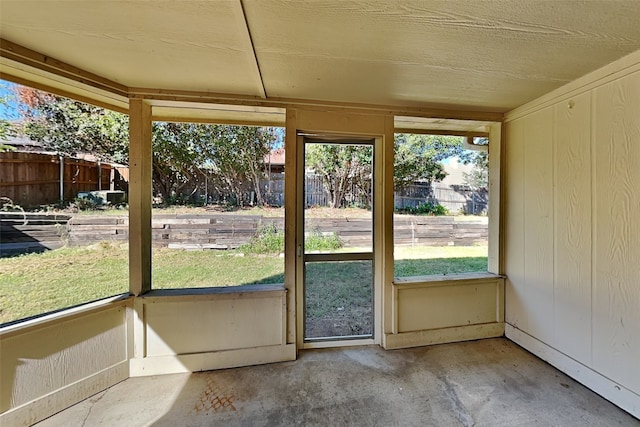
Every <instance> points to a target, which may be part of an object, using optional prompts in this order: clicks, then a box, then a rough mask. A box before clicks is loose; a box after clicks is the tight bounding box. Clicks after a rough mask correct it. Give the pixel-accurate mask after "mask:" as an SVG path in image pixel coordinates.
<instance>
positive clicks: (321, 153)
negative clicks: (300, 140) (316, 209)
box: [305, 144, 373, 208]
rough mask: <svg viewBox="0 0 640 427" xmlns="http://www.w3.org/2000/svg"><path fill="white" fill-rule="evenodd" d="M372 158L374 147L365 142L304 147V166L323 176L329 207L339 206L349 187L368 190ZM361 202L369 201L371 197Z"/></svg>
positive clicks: (355, 191) (362, 191)
mask: <svg viewBox="0 0 640 427" xmlns="http://www.w3.org/2000/svg"><path fill="white" fill-rule="evenodd" d="M372 161H373V147H371V146H366V145H352V144H308V145H307V147H306V148H305V166H306V167H310V168H312V169H313V170H314V171H315V172H316V173H317V174H319V175H320V176H321V177H322V183H323V188H324V190H325V192H326V193H327V196H328V199H329V206H330V207H332V208H337V207H341V206H342V205H343V203H344V202H345V196H346V194H347V193H348V192H349V191H350V190H353V193H358V194H361V195H365V194H370V187H369V185H368V183H370V182H371V173H372V167H373V164H372ZM358 190H360V191H358ZM361 202H362V203H363V204H365V205H370V204H371V200H370V198H366V199H365V200H363V201H361Z"/></svg>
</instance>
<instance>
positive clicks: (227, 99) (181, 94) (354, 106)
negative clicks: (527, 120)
mask: <svg viewBox="0 0 640 427" xmlns="http://www.w3.org/2000/svg"><path fill="white" fill-rule="evenodd" d="M129 96H130V97H131V98H140V99H147V100H151V101H153V100H157V101H174V102H198V103H204V104H230V105H249V106H259V107H278V108H298V109H310V110H327V109H330V110H344V111H349V112H353V113H358V112H359V113H362V114H389V115H400V116H412V117H424V118H438V119H456V120H477V121H489V122H501V121H502V119H503V113H502V112H494V111H478V110H466V109H464V108H462V107H461V108H459V109H458V108H441V107H438V106H429V105H425V106H422V107H406V106H398V105H379V104H361V103H347V102H335V101H322V100H312V99H296V98H275V97H273V98H272V97H268V98H266V99H260V98H259V97H256V96H248V95H234V94H226V93H214V92H198V91H184V90H166V89H151V88H135V87H132V88H129Z"/></svg>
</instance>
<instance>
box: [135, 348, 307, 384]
mask: <svg viewBox="0 0 640 427" xmlns="http://www.w3.org/2000/svg"><path fill="white" fill-rule="evenodd" d="M295 359H296V346H295V344H286V345H274V346H267V347H252V348H242V349H237V350H224V351H212V352H206V353H196V354H177V355H169V356H155V357H145V358H133V359H131V360H130V373H131V377H144V376H149V375H162V374H177V373H186V372H200V371H211V370H214V369H227V368H237V367H241V366H251V365H264V364H267V363H275V362H286V361H291V360H295Z"/></svg>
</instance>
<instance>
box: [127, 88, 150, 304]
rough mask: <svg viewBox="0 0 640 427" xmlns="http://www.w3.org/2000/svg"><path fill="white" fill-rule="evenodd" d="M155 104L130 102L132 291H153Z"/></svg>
mask: <svg viewBox="0 0 640 427" xmlns="http://www.w3.org/2000/svg"><path fill="white" fill-rule="evenodd" d="M151 162H152V152H151V105H150V104H149V103H148V102H146V101H144V100H140V99H132V100H130V101H129V290H130V292H131V293H132V294H133V295H141V294H144V293H145V292H148V291H150V290H151V166H152V164H151Z"/></svg>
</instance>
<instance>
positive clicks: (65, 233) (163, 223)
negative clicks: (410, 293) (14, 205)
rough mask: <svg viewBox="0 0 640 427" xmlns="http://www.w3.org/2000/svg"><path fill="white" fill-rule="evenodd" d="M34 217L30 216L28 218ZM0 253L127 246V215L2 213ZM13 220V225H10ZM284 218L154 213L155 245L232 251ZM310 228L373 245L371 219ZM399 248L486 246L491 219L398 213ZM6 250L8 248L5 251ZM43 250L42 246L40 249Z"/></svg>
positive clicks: (313, 223)
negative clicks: (114, 244)
mask: <svg viewBox="0 0 640 427" xmlns="http://www.w3.org/2000/svg"><path fill="white" fill-rule="evenodd" d="M28 215H30V214H28ZM0 219H2V221H1V224H2V234H1V235H0V254H2V253H3V252H2V251H4V252H5V253H7V251H8V250H12V251H15V250H17V249H19V248H20V245H22V246H23V247H24V248H26V249H28V248H29V247H33V248H38V245H40V246H42V247H43V248H44V249H46V248H51V249H53V248H56V247H60V246H62V245H63V244H69V245H70V246H84V245H89V244H92V243H97V242H101V241H114V242H123V243H124V242H127V241H128V240H129V219H128V217H127V216H82V215H77V216H74V217H72V218H69V217H68V216H61V215H52V216H48V215H40V216H29V219H28V221H27V223H26V224H23V222H24V221H23V220H22V219H19V218H17V216H15V215H14V218H13V219H11V218H9V217H8V216H7V214H0ZM12 221H13V222H12ZM283 222H284V221H283V219H282V218H271V217H262V216H258V215H155V216H154V217H153V219H152V224H151V225H152V236H153V245H154V246H155V247H171V248H183V249H233V248H237V247H238V246H240V245H241V244H243V243H247V242H249V241H250V240H251V238H252V237H253V236H254V235H255V234H256V232H257V231H258V230H259V229H261V228H262V227H268V226H273V227H275V228H276V229H277V230H282V229H283ZM307 226H308V230H309V231H311V232H320V233H322V234H331V233H336V234H338V236H340V238H341V239H342V240H343V241H344V242H345V245H347V246H357V247H366V246H370V245H371V231H370V230H371V220H368V219H362V218H347V217H341V218H311V219H309V220H308V222H307ZM394 235H395V244H396V245H416V246H417V245H428V246H471V245H477V244H485V245H486V244H487V237H488V228H487V221H486V219H484V221H483V220H482V219H479V220H477V221H456V220H455V218H454V217H450V216H448V217H425V216H408V215H396V217H395V230H394ZM3 248H4V249H3ZM41 249H42V248H41Z"/></svg>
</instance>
